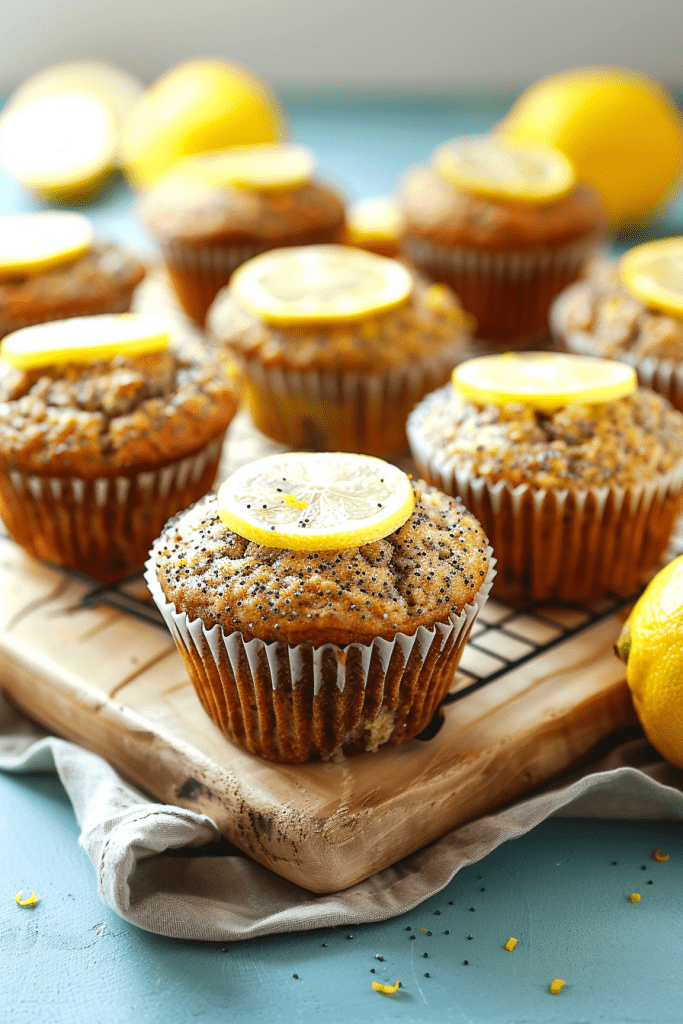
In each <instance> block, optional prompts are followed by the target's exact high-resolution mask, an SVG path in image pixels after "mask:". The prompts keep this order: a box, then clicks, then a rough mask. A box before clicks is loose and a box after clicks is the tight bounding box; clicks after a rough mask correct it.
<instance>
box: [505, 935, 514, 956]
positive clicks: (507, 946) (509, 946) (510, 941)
mask: <svg viewBox="0 0 683 1024" xmlns="http://www.w3.org/2000/svg"><path fill="white" fill-rule="evenodd" d="M516 945H517V939H513V938H512V936H510V938H509V939H508V940H507V942H506V943H505V945H504V946H503V949H507V951H508V953H511V952H512V950H513V949H514V948H515V946H516Z"/></svg>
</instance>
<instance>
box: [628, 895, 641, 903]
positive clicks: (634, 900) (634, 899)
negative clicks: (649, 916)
mask: <svg viewBox="0 0 683 1024" xmlns="http://www.w3.org/2000/svg"><path fill="white" fill-rule="evenodd" d="M629 899H630V901H631V903H640V893H639V892H632V893H631V895H630V896H629Z"/></svg>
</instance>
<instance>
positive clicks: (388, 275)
mask: <svg viewBox="0 0 683 1024" xmlns="http://www.w3.org/2000/svg"><path fill="white" fill-rule="evenodd" d="M230 288H231V290H232V294H233V297H234V298H235V300H236V302H237V303H238V304H239V305H240V306H242V307H243V308H244V309H246V310H248V311H249V312H250V313H253V314H254V315H255V316H257V317H259V318H260V319H261V320H265V321H266V322H267V323H272V324H279V325H281V326H296V325H300V324H307V323H345V322H348V321H355V320H363V319H366V318H368V317H369V316H371V315H373V314H377V313H385V312H388V311H389V310H391V309H395V308H396V307H397V306H400V305H402V304H403V303H404V302H406V301H407V300H408V299H409V298H410V295H411V292H412V289H413V279H412V277H411V275H410V272H409V271H408V270H407V269H406V267H404V266H403V264H402V263H399V262H398V261H396V260H390V259H387V258H386V257H385V256H377V255H375V253H371V252H365V251H364V250H362V249H354V248H352V247H351V246H345V245H305V246H292V247H289V248H286V249H272V250H271V251H270V252H265V253H262V254H261V255H260V256H255V257H254V258H253V259H250V260H247V262H246V263H243V264H242V266H241V267H238V269H237V270H236V271H235V273H234V274H233V276H232V280H231V282H230Z"/></svg>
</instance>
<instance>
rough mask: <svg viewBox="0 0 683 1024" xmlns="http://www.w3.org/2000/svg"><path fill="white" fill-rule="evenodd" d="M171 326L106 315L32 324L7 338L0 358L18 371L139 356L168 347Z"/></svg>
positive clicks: (139, 316)
mask: <svg viewBox="0 0 683 1024" xmlns="http://www.w3.org/2000/svg"><path fill="white" fill-rule="evenodd" d="M168 342H169V324H168V322H167V321H166V320H164V319H163V317H160V316H152V315H150V314H146V313H120V314H116V313H103V314H102V315H101V316H74V317H70V318H69V319H68V320H52V321H50V322H49V323H44V324H33V325H32V326H31V327H22V328H21V330H19V331H13V332H12V333H11V334H7V335H6V336H5V337H4V338H3V340H2V342H0V358H2V359H4V360H5V362H8V363H10V364H11V365H12V366H14V367H16V368H17V369H19V370H28V369H31V368H33V367H36V366H51V365H53V364H54V363H90V362H94V361H95V360H97V359H110V358H112V357H113V356H116V355H125V356H139V355H148V354H149V353H152V352H160V351H163V349H165V348H167V347H168Z"/></svg>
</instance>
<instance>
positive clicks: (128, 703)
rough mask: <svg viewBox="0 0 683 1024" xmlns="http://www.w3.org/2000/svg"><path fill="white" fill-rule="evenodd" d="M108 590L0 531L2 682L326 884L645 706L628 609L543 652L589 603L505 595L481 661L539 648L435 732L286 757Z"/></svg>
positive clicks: (52, 723)
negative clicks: (234, 738) (218, 705)
mask: <svg viewBox="0 0 683 1024" xmlns="http://www.w3.org/2000/svg"><path fill="white" fill-rule="evenodd" d="M91 590H92V581H85V580H82V579H79V578H77V577H74V576H71V575H68V574H66V573H64V572H62V571H61V570H59V569H57V568H54V567H52V566H48V565H45V564H43V563H40V562H37V561H35V560H34V559H32V558H30V557H29V556H28V555H26V554H25V553H24V552H23V551H22V550H21V549H19V548H18V547H17V546H16V545H15V544H14V543H13V542H12V541H9V540H6V539H1V540H0V685H1V686H2V687H3V688H4V689H5V691H6V692H7V693H8V694H9V695H10V697H12V698H13V700H14V701H15V702H16V703H17V704H18V705H19V706H20V707H21V708H23V709H24V710H25V711H26V712H27V713H28V714H29V715H31V716H32V717H33V718H36V719H37V720H38V721H40V722H42V723H43V724H44V725H45V726H47V727H48V728H49V729H51V730H54V731H55V732H57V733H60V734H61V735H63V736H66V737H67V738H68V739H72V740H75V741H76V742H78V743H81V744H82V745H83V746H85V747H88V748H89V749H90V750H94V751H96V752H97V753H99V754H102V755H103V756H104V757H105V758H107V759H108V760H109V761H110V762H111V763H112V764H114V765H115V766H116V767H117V768H118V769H119V770H120V771H121V772H122V773H123V774H125V775H126V776H128V777H129V778H130V779H132V780H133V781H134V782H135V783H137V784H138V785H139V786H140V787H142V788H143V789H145V790H147V791H148V792H149V793H151V794H152V795H153V796H154V797H156V798H157V799H159V800H161V801H165V802H169V803H174V804H179V805H181V806H183V807H189V808H192V809H193V810H196V811H200V812H203V813H205V814H208V815H209V816H210V817H212V818H213V819H214V820H215V821H216V823H217V825H218V827H219V829H220V831H221V832H222V833H223V834H224V835H225V836H227V837H228V838H229V839H230V840H231V841H232V842H233V843H234V844H235V845H236V846H238V847H239V848H240V849H242V850H244V851H245V852H246V853H248V854H250V855H251V856H252V857H254V858H255V859H256V860H258V861H260V862H261V863H262V864H264V865H266V866H267V867H269V868H272V870H273V871H276V872H278V873H279V874H280V875H283V876H284V877H285V878H288V879H291V880H292V881H294V882H296V883H298V884H299V885H302V886H304V887H305V888H308V889H312V890H314V891H316V892H333V891H337V890H339V889H342V888H345V887H346V886H349V885H352V884H354V883H355V882H358V881H360V880H361V879H363V878H366V877H367V876H368V875H371V874H373V873H374V872H375V871H378V870H380V869H381V868H384V867H386V866H387V865H389V864H392V863H394V862H395V861H397V860H399V859H400V858H401V857H404V856H406V855H407V854H408V853H411V852H412V851H413V850H415V849H417V848H419V847H421V846H423V845H425V844H426V843H428V842H430V841H431V840H433V839H435V838H437V837H438V836H440V835H442V834H443V833H444V832H446V831H447V830H448V829H450V828H452V827H453V826H455V825H458V824H459V823H461V822H464V821H466V820H468V819H472V818H475V817H477V816H478V815H481V814H483V813H484V812H486V811H490V810H492V809H493V808H495V807H498V806H499V805H501V804H503V803H505V802H507V801H509V800H511V799H512V798H514V797H516V796H519V795H520V794H521V793H524V792H526V791H528V790H529V789H531V788H533V787H534V786H536V785H538V784H539V783H541V782H544V781H546V780H547V779H550V778H552V777H553V776H555V775H557V774H558V773H559V772H562V771H563V770H564V769H566V768H568V767H570V766H571V765H573V764H575V763H577V762H578V761H580V760H581V759H582V758H585V757H586V755H587V754H588V753H589V752H590V751H591V749H592V748H593V747H595V745H596V744H597V743H598V742H599V741H600V740H602V739H603V738H604V737H605V736H607V735H608V734H609V733H611V732H613V731H614V730H616V729H619V728H621V727H623V726H627V725H631V724H634V723H635V721H636V720H635V716H634V712H633V709H632V705H631V702H630V698H629V694H628V690H627V687H626V685H625V681H624V667H623V665H622V664H621V662H620V661H619V660H618V659H617V658H616V657H615V656H614V653H613V649H612V648H613V644H614V641H615V639H616V637H617V635H618V632H619V627H620V623H621V619H620V617H619V616H618V615H610V616H608V617H607V618H603V619H601V620H599V621H597V622H594V623H593V624H592V625H588V626H586V627H585V628H584V629H582V630H581V631H580V632H579V633H577V634H574V635H572V636H570V637H568V638H567V639H565V640H562V641H561V642H559V643H556V644H555V646H553V647H551V648H550V649H547V650H545V651H544V652H542V653H540V654H537V655H535V656H532V657H529V654H530V652H533V649H534V648H533V644H534V643H536V642H541V643H546V642H547V641H548V640H551V641H552V640H553V639H557V637H558V636H561V635H562V628H563V627H566V626H571V625H572V624H573V622H574V618H573V617H576V616H578V618H579V619H580V618H581V613H578V612H572V611H571V610H568V609H559V608H555V609H552V608H551V609H547V610H545V611H544V614H543V615H542V616H534V615H517V616H514V615H513V617H512V618H510V615H511V611H510V610H509V609H507V608H506V607H505V606H503V605H500V604H499V603H498V602H496V601H490V602H489V604H488V605H487V606H486V608H485V609H484V612H485V617H486V619H487V623H483V624H480V625H479V627H478V633H477V636H476V637H475V638H474V643H475V644H476V647H475V646H472V647H471V648H470V649H469V650H468V651H467V652H466V655H465V658H464V660H463V664H464V666H465V667H466V668H467V669H468V670H469V671H470V672H471V673H473V674H474V673H481V672H489V671H491V670H493V671H495V670H496V667H497V666H501V665H503V664H504V661H503V659H504V658H505V657H508V658H510V659H511V660H512V659H516V658H519V657H525V656H526V657H527V658H528V660H527V661H525V662H524V663H523V664H520V665H517V666H516V667H513V668H511V669H510V670H508V671H503V672H502V674H500V675H499V676H498V678H496V679H495V680H494V681H492V682H490V683H488V684H486V685H485V686H484V687H482V688H481V689H478V690H476V691H475V692H472V693H469V694H468V695H467V696H464V697H463V698H462V699H460V700H457V701H456V702H455V703H453V704H451V705H449V706H447V707H446V708H445V710H444V723H443V725H442V727H441V728H440V730H439V731H438V732H437V734H436V735H435V736H434V737H433V738H432V739H430V740H413V741H412V742H411V743H408V744H406V745H405V746H403V747H395V748H392V749H387V750H380V751H378V752H377V753H376V754H362V755H358V756H356V757H351V758H345V759H343V760H341V761H339V762H337V763H328V764H322V763H312V764H307V765H278V764H272V763H270V762H267V761H263V760H261V759H259V758H257V757H253V756H252V755H250V754H247V753H245V752H244V751H242V750H240V749H239V748H237V747H235V746H234V745H233V744H232V743H231V742H230V741H228V740H227V739H226V738H225V737H224V736H223V735H222V734H221V733H220V732H219V730H218V729H217V728H216V727H215V726H214V725H213V723H212V722H211V721H210V720H209V718H208V717H207V716H206V715H205V713H204V711H203V710H202V708H201V706H200V704H199V702H198V700H197V698H196V697H195V693H194V690H193V688H192V685H191V684H190V682H189V681H188V678H187V676H186V673H185V669H184V666H183V663H182V661H181V658H180V656H179V655H178V653H177V651H176V648H175V645H174V642H173V640H172V639H171V637H170V635H169V634H168V633H167V632H166V630H165V629H164V628H161V627H160V626H157V625H155V624H153V623H151V622H146V621H143V620H141V619H140V618H138V617H135V616H133V615H131V614H129V613H127V612H126V611H121V610H117V609H116V608H112V607H109V606H107V605H99V604H96V605H92V606H86V607H83V606H82V602H83V600H84V598H85V597H86V595H88V594H89V593H90V591H91ZM154 614H155V612H154V610H153V609H151V608H150V616H152V617H154ZM546 616H547V617H546ZM584 618H585V615H584ZM513 634H515V635H516V639H515V636H513ZM498 671H500V667H498ZM468 682H471V680H470V679H469V678H467V677H465V676H460V677H458V680H457V684H456V685H460V686H463V685H466V684H467V683H468Z"/></svg>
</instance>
